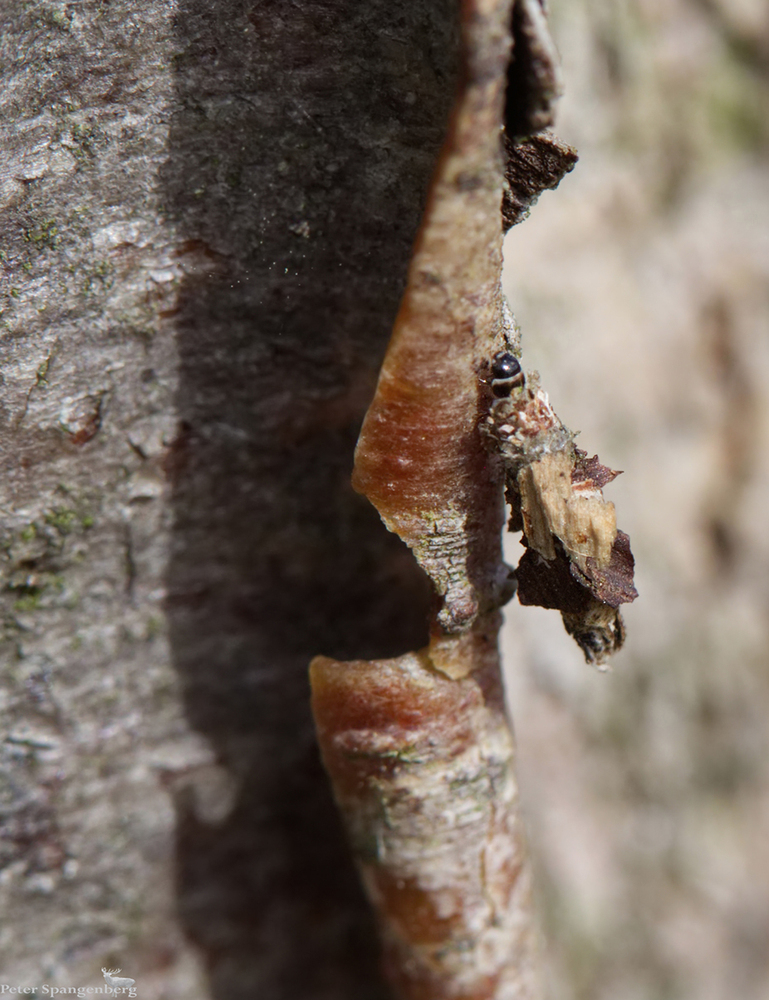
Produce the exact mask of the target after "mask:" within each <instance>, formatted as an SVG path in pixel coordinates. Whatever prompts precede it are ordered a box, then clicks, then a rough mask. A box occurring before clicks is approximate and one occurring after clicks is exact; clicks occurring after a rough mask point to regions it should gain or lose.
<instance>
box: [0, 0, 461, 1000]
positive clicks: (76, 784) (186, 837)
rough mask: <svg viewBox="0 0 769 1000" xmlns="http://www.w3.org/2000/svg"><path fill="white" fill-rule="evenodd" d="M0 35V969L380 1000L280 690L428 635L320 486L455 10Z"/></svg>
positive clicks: (342, 857) (340, 494) (389, 543)
mask: <svg viewBox="0 0 769 1000" xmlns="http://www.w3.org/2000/svg"><path fill="white" fill-rule="evenodd" d="M6 8H7V9H6V11H5V14H6V17H5V18H4V21H5V22H6V29H5V31H4V34H3V39H2V42H1V43H0V44H2V52H3V55H2V66H3V77H4V80H3V83H4V86H3V94H4V98H3V102H4V112H3V121H4V125H3V139H2V148H3V149H4V158H5V160H6V164H5V168H4V170H3V201H4V208H3V212H2V220H1V221H0V227H1V233H2V246H3V260H2V266H3V280H4V289H3V315H2V322H3V324H4V332H5V334H6V336H5V338H4V342H3V346H2V351H3V365H2V371H3V376H4V382H3V386H2V393H3V399H2V404H3V411H2V419H3V425H2V445H3V473H4V475H3V479H2V499H1V500H0V505H1V506H2V509H3V512H4V529H3V530H4V551H5V554H4V572H5V589H4V591H3V624H4V639H5V642H4V650H5V652H4V655H5V659H6V664H7V674H6V677H7V680H6V682H5V686H4V690H3V695H4V713H5V716H4V720H3V721H4V727H5V731H6V733H7V734H8V735H7V738H6V740H5V743H4V746H3V749H4V754H3V761H2V774H1V777H2V782H3V795H2V810H3V813H2V823H3V826H2V841H1V842H0V848H1V849H2V856H1V859H2V864H3V874H4V878H3V880H2V886H0V893H2V901H3V905H4V906H5V907H6V912H13V914H14V920H13V923H12V924H8V926H7V927H6V929H5V931H4V933H3V936H2V939H1V940H0V948H2V965H3V968H4V970H5V972H4V975H5V976H7V977H11V978H12V979H13V981H14V982H16V981H18V982H19V983H22V984H30V985H36V984H37V985H39V983H40V982H41V981H46V982H51V983H60V984H63V985H89V984H95V983H98V982H100V980H101V977H100V974H99V971H98V970H99V969H100V968H101V967H102V966H108V967H110V968H114V967H116V966H119V967H121V968H122V969H123V974H124V975H130V976H131V977H133V978H134V979H136V982H137V986H138V987H141V991H142V992H141V995H142V996H144V997H149V996H158V997H159V996H164V997H170V996H174V997H176V996H178V997H188V996H190V997H191V996H199V995H200V993H201V992H202V991H204V989H205V987H203V986H202V985H201V983H200V979H199V972H198V967H199V962H202V967H203V968H204V969H205V970H206V971H207V973H208V976H209V979H210V986H209V987H208V989H209V991H210V995H211V996H213V997H221V998H224V997H227V998H228V1000H232V998H237V997H249V998H251V997H254V996H259V997H265V998H269V1000H282V998H286V1000H289V998H290V1000H303V998H313V1000H321V998H324V1000H325V998H328V1000H331V998H333V1000H341V998H350V1000H353V998H354V1000H365V998H371V1000H373V998H382V997H384V996H386V989H385V987H384V986H383V984H382V982H381V980H380V978H379V972H378V955H377V946H376V943H375V939H374V936H373V932H372V930H371V926H370V921H369V917H368V911H367V909H366V905H365V903H364V902H363V899H362V895H361V892H360V890H359V887H358V883H357V880H356V877H355V874H354V872H353V870H352V867H351V862H350V860H349V856H348V851H347V847H346V844H345V842H344V839H343V835H342V833H341V830H340V825H339V822H338V820H337V817H336V813H335V809H334V806H333V804H332V802H331V797H330V793H329V791H328V789H327V785H326V779H325V776H324V775H323V773H322V771H321V768H320V764H319V762H318V756H317V751H316V748H315V742H314V738H313V733H312V724H311V719H310V713H309V705H308V683H307V675H306V671H307V663H308V661H309V659H310V657H311V656H312V655H314V654H315V653H317V652H319V651H322V652H323V653H325V654H326V655H328V656H332V657H336V658H339V659H349V658H351V657H361V656H364V657H387V656H395V655H398V654H400V653H402V652H403V651H405V650H408V649H412V648H418V647H420V646H421V645H423V644H424V642H425V641H426V638H427V636H426V616H427V608H428V603H429V589H428V587H427V584H426V582H425V580H424V578H423V576H422V575H421V572H420V571H419V570H418V569H417V568H416V566H415V564H414V562H413V560H412V558H411V556H410V555H409V554H408V552H407V551H406V549H405V547H404V546H403V545H402V544H401V543H400V542H399V541H398V540H397V539H396V538H395V537H394V536H392V535H389V534H388V533H387V531H386V530H385V528H384V527H383V526H382V524H381V523H380V522H379V519H378V517H377V515H376V513H375V512H374V510H373V509H371V508H370V507H369V505H368V504H367V502H366V501H365V500H364V499H363V498H361V497H358V496H357V495H356V494H354V493H353V491H352V489H351V487H350V484H349V479H350V472H351V468H352V453H353V448H354V444H355V440H356V437H357V433H358V428H359V425H360V421H361V418H362V416H363V413H364V412H365V409H366V406H367V404H368V401H369V399H370V396H371V394H372V392H373V388H374V383H375V378H376V372H377V370H378V366H379V363H380V360H381V357H382V354H383V352H384V347H385V344H386V340H387V337H388V334H389V331H390V329H391V327H392V323H393V319H394V316H395V312H396V309H397V306H398V302H399V300H400V297H401V294H402V291H403V287H404V281H405V276H406V269H407V265H408V259H409V253H410V248H411V246H412V244H413V241H414V237H415V234H416V230H417V227H418V224H419V221H420V215H421V211H422V207H423V203H424V197H425V192H426V187H427V183H428V180H429V177H430V174H431V171H432V168H433V164H434V160H435V157H436V154H437V151H438V149H439V146H440V143H441V140H442V138H443V134H444V129H445V125H446V120H447V115H448V110H449V106H450V103H451V100H452V97H453V93H454V88H455V66H456V43H455V36H456V30H455V29H456V26H455V11H454V8H453V5H448V6H447V5H445V4H442V3H441V4H439V3H433V2H430V0H426V2H417V3H413V2H412V3H409V4H401V5H395V6H394V5H393V4H392V3H389V2H388V3H384V2H380V0H371V2H368V3H366V4H365V5H362V4H355V3H347V4H343V5H339V4H336V3H331V2H328V0H323V2H321V0H318V2H307V0H297V2H294V3H291V4H276V3H268V2H255V3H254V2H252V3H244V2H235V3H217V2H213V3H212V2H208V3H201V2H198V0H182V2H180V3H179V4H178V7H177V8H176V10H175V11H173V12H171V11H169V9H168V8H167V7H166V5H163V4H159V3H156V2H145V3H142V4H140V5H138V6H137V5H136V4H129V3H127V2H124V0H114V2H112V3H110V4H104V3H100V2H98V0H86V2H85V3H83V4H79V5H77V7H70V6H67V7H65V6H51V7H50V8H45V9H43V8H42V7H27V8H21V7H20V6H16V5H12V4H8V3H7V4H6ZM361 582H362V583H361ZM9 981H11V980H9Z"/></svg>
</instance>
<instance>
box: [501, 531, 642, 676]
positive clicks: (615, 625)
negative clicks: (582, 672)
mask: <svg viewBox="0 0 769 1000" xmlns="http://www.w3.org/2000/svg"><path fill="white" fill-rule="evenodd" d="M619 535H621V536H622V538H623V539H624V540H625V541H624V542H623V543H620V548H624V547H625V545H627V552H628V553H629V552H630V547H629V541H628V537H627V535H625V534H624V533H623V532H618V536H619ZM615 544H616V543H615ZM630 558H631V559H632V556H631V557H630ZM517 574H518V600H519V601H520V602H521V604H526V605H536V606H537V607H540V608H551V609H553V610H557V611H560V612H561V618H562V619H563V624H564V627H565V629H566V631H567V632H568V633H569V635H570V636H571V637H572V638H573V639H574V640H575V641H576V642H577V644H578V646H579V647H580V649H581V650H582V652H583V653H584V655H585V659H586V660H587V662H588V663H592V664H594V665H596V666H599V667H600V666H602V665H603V664H604V663H605V662H606V660H607V659H608V658H609V657H610V656H611V655H612V654H613V653H616V652H617V650H619V649H620V648H621V646H622V644H623V642H624V641H625V624H624V622H623V621H622V616H621V615H620V613H619V611H618V610H617V607H616V606H613V605H612V604H608V603H606V602H604V601H602V600H600V599H599V598H598V597H596V596H595V593H594V588H592V587H589V586H587V585H585V584H587V583H588V581H586V580H584V582H583V578H582V577H581V574H580V573H579V570H577V569H576V567H575V566H574V563H572V562H570V560H569V558H568V557H567V555H566V553H565V552H564V550H563V547H562V546H560V545H559V544H557V543H556V555H555V558H554V559H553V560H551V561H550V562H547V561H546V560H544V559H543V558H542V556H540V555H539V553H538V552H536V551H535V550H534V549H527V550H526V552H525V553H524V554H523V556H522V557H521V561H520V562H519V563H518V570H517ZM631 588H632V582H631ZM632 590H633V594H634V595H635V588H632ZM624 600H625V601H627V600H633V597H625V598H624Z"/></svg>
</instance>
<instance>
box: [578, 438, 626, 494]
mask: <svg viewBox="0 0 769 1000" xmlns="http://www.w3.org/2000/svg"><path fill="white" fill-rule="evenodd" d="M574 453H575V455H576V461H575V463H574V468H573V469H572V471H571V481H572V484H573V486H574V487H575V488H576V489H579V490H583V489H595V490H600V489H602V488H603V487H604V486H606V484H607V483H611V482H613V481H614V480H615V479H616V478H617V476H621V475H622V470H620V471H616V470H615V469H610V468H608V467H607V466H605V465H601V463H600V461H599V459H598V456H597V455H593V457H592V458H588V457H587V452H586V451H582V449H581V448H575V449H574ZM582 484H584V486H583V485H582Z"/></svg>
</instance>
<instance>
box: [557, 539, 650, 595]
mask: <svg viewBox="0 0 769 1000" xmlns="http://www.w3.org/2000/svg"><path fill="white" fill-rule="evenodd" d="M634 570H635V559H634V558H633V553H632V552H631V551H630V538H629V537H628V536H627V535H626V534H625V532H624V531H618V532H617V537H616V539H615V541H614V545H613V546H612V550H611V559H610V560H609V564H608V565H607V566H605V567H604V568H602V569H601V568H599V566H598V564H597V563H596V561H595V559H589V558H588V559H586V560H585V565H584V568H581V567H579V566H577V565H575V564H574V563H572V565H571V572H572V575H573V576H574V579H575V580H578V581H579V582H580V583H582V584H583V586H585V587H587V589H588V590H589V591H590V593H591V594H593V596H594V597H595V598H596V599H597V600H599V601H601V602H602V603H604V604H609V605H611V607H613V608H618V607H619V606H620V604H629V603H630V602H631V601H634V600H635V599H636V597H638V591H637V590H636V589H635V585H634V583H633V572H634Z"/></svg>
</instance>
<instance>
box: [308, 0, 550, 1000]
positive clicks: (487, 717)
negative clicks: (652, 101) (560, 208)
mask: <svg viewBox="0 0 769 1000" xmlns="http://www.w3.org/2000/svg"><path fill="white" fill-rule="evenodd" d="M461 17H462V37H463V43H464V45H463V56H464V64H463V73H462V76H461V80H462V82H461V85H460V91H459V94H458V97H457V101H456V103H455V106H454V110H453V114H452V119H451V122H450V126H449V130H448V135H447V138H446V141H445V143H444V147H443V150H442V153H441V156H440V159H439V162H438V165H437V167H436V171H435V175H434V177H433V182H432V185H431V188H430V194H429V199H428V205H427V209H426V212H425V218H424V221H423V224H422V228H421V230H420V234H419V238H418V240H417V244H416V247H415V251H414V255H413V258H412V261H411V266H410V270H409V280H408V285H407V288H406V293H405V295H404V298H403V301H402V303H401V307H400V311H399V313H398V316H397V319H396V323H395V328H394V331H393V336H392V339H391V341H390V345H389V347H388V351H387V355H386V358H385V361H384V365H383V368H382V371H381V374H380V378H379V383H378V387H377V392H376V396H375V398H374V401H373V402H372V404H371V406H370V408H369V410H368V413H367V415H366V419H365V422H364V425H363V429H362V431H361V435H360V438H359V440H358V447H357V451H356V459H355V472H354V477H353V484H354V486H355V488H356V489H357V490H358V491H360V492H362V493H364V494H365V495H366V496H367V497H368V499H369V500H371V502H372V503H373V504H374V506H375V507H376V508H377V510H378V511H379V513H380V515H381V517H382V519H383V520H384V522H385V524H386V525H387V527H388V528H389V529H390V530H391V531H394V532H395V533H397V534H398V535H400V537H401V538H402V539H403V540H404V541H405V542H406V543H407V544H408V545H409V546H410V548H411V549H412V551H413V553H414V555H415V556H416V559H417V560H418V562H419V563H420V565H421V566H422V568H423V569H424V570H425V571H426V573H427V574H428V575H429V577H430V579H431V580H432V582H433V584H434V587H435V591H436V595H437V597H436V606H435V608H434V613H433V620H432V622H431V641H430V645H429V647H428V649H426V650H423V651H422V652H420V653H407V654H405V655H404V656H401V657H399V658H398V659H393V660H379V661H355V662H352V663H338V662H337V661H334V660H329V659H326V658H325V657H318V658H316V659H315V660H314V661H313V664H312V668H311V681H312V686H313V702H314V712H315V719H316V725H317V728H318V736H319V741H320V745H321V750H322V753H323V758H324V761H325V764H326V768H327V770H328V772H329V775H330V777H331V780H332V784H333V787H334V793H335V797H336V799H337V802H338V804H339V806H340V808H341V811H342V814H343V816H344V818H345V821H346V825H347V828H348V831H349V833H350V836H351V840H352V844H353V848H354V851H355V854H356V858H357V861H358V864H359V867H360V869H361V871H362V874H363V879H364V883H365V885H366V888H367V890H368V893H369V896H370V898H371V900H372V902H373V904H374V906H375V909H376V910H377V913H378V915H379V918H380V923H381V925H382V930H383V937H384V942H385V951H386V964H387V970H388V972H389V976H390V979H391V981H392V982H393V984H394V985H395V987H396V989H397V991H398V993H399V995H400V996H401V997H402V998H403V1000H530V998H533V997H534V996H536V995H537V990H536V986H535V976H534V971H535V957H534V956H535V950H534V934H533V931H532V921H531V912H530V894H529V888H528V887H529V877H528V874H527V871H526V865H525V860H524V848H523V838H522V833H521V830H520V826H519V823H518V821H517V819H516V798H517V794H516V786H515V777H514V773H513V768H512V764H513V740H512V734H511V732H510V728H509V726H508V723H507V719H506V717H505V712H504V705H503V698H502V686H501V674H500V665H499V657H498V652H497V643H496V634H497V632H498V629H499V624H500V621H501V617H500V615H499V614H498V610H497V609H498V608H499V607H500V605H501V604H503V603H504V602H505V601H506V600H507V599H509V597H510V596H512V592H513V589H512V587H511V578H510V573H509V570H508V568H507V567H506V566H505V565H504V564H503V562H502V558H501V530H502V526H503V523H504V507H503V500H502V485H503V481H504V468H503V463H502V461H501V460H500V456H499V455H497V454H493V453H492V452H491V451H489V449H487V448H485V447H484V442H483V438H482V436H481V430H480V423H481V416H482V415H483V412H484V409H483V407H484V391H483V386H482V383H481V382H480V380H479V372H480V371H481V370H482V369H483V367H484V364H485V361H486V359H487V358H488V357H490V356H491V355H492V354H493V352H494V350H495V349H497V348H498V345H499V344H501V343H504V344H514V343H515V342H516V341H515V338H516V331H515V329H514V325H513V321H512V317H511V314H510V312H509V309H507V308H506V304H505V303H504V299H503V297H502V294H501V286H500V277H501V268H502V217H501V211H500V209H501V204H502V196H503V191H504V189H505V181H504V165H503V150H502V143H501V130H502V119H503V111H504V103H505V96H506V90H507V67H508V58H509V51H510V25H511V4H510V2H509V0H462V4H461ZM508 96H509V92H508ZM529 96H531V95H529ZM527 99H528V98H527ZM535 103H536V102H535Z"/></svg>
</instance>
